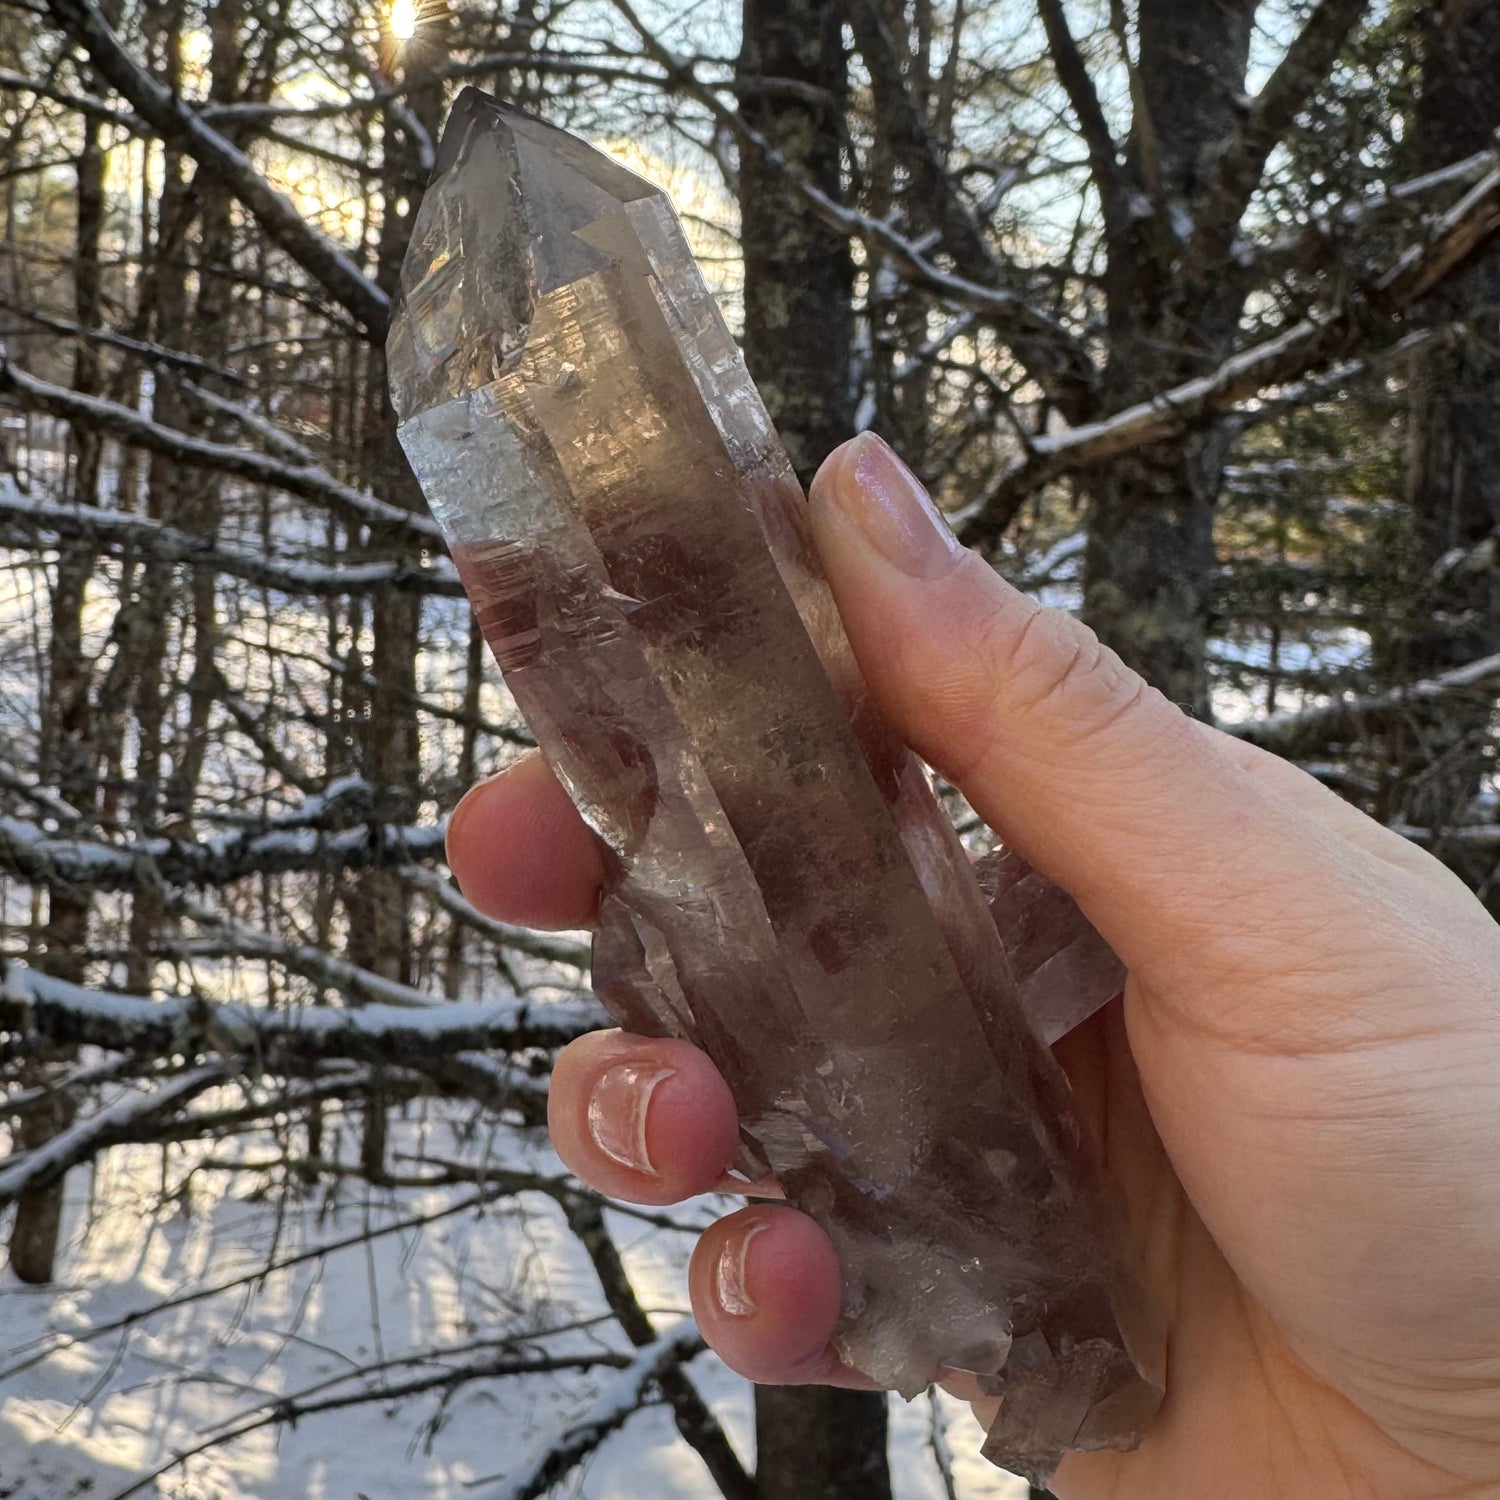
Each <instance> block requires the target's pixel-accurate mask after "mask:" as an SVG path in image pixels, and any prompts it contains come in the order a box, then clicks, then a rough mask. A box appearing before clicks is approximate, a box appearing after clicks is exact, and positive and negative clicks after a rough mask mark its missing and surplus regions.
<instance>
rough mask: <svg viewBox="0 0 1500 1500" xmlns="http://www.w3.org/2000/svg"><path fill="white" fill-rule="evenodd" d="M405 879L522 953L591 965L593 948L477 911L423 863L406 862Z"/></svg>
mask: <svg viewBox="0 0 1500 1500" xmlns="http://www.w3.org/2000/svg"><path fill="white" fill-rule="evenodd" d="M397 874H399V875H400V877H401V879H402V880H403V881H404V882H405V883H406V884H407V885H409V886H411V887H412V888H413V889H414V890H417V891H420V892H421V893H422V894H423V895H424V896H426V897H427V898H428V899H429V900H431V901H433V902H435V903H436V904H437V905H438V906H441V907H442V908H443V910H444V911H446V912H448V913H449V914H450V915H451V916H455V917H457V918H458V919H459V920H460V921H462V922H464V923H465V924H466V925H467V926H469V927H472V928H474V930H475V931H476V932H482V933H484V935H485V936H486V937H489V938H492V939H493V940H494V941H495V942H497V943H499V944H501V945H502V946H503V947H506V948H513V949H515V950H516V951H517V952H518V953H528V954H530V955H531V957H533V958H541V959H545V960H546V961H547V962H548V963H554V964H567V965H569V966H570V967H573V968H577V969H586V968H588V966H589V948H588V944H587V943H580V942H578V941H577V940H576V939H574V938H568V937H564V936H562V935H561V934H559V933H554V932H533V931H532V930H531V929H530V928H529V927H513V926H512V925H511V924H510V923H509V922H497V921H496V920H495V918H494V917H487V916H485V914H484V913H483V912H481V911H478V910H476V909H475V908H474V907H473V906H471V905H470V904H469V903H468V902H467V901H466V900H464V898H463V895H462V894H461V893H460V892H459V890H458V887H457V886H455V885H453V884H452V882H451V881H448V880H445V879H444V878H443V877H442V875H441V874H440V873H439V872H438V871H436V870H428V869H425V868H423V867H422V866H421V865H402V866H401V868H400V869H399V870H398V871H397Z"/></svg>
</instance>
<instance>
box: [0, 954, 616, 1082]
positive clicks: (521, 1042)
mask: <svg viewBox="0 0 1500 1500" xmlns="http://www.w3.org/2000/svg"><path fill="white" fill-rule="evenodd" d="M605 1024H606V1018H605V1015H604V1012H603V1010H602V1009H601V1008H600V1007H599V1006H598V1005H597V1004H596V1003H594V1002H593V1001H592V1000H562V1001H527V1000H519V999H517V998H515V997H514V996H506V997H504V998H503V999H499V1000H484V1001H458V1000H455V1001H441V1000H436V1001H434V1003H432V1004H430V1005H428V1006H426V1007H425V1008H423V1009H413V1008H410V1007H408V1006H404V1005H391V1004H380V1003H376V1004H370V1005H362V1006H357V1007H342V1008H341V1007H335V1006H304V1007H297V1008H280V1009H275V1010H272V1009H268V1008H267V1007H265V1006H258V1005H248V1004H245V1003H243V1002H241V1001H224V1002H221V1003H218V1004H215V1003H214V1002H212V1001H209V1000H205V999H203V998H202V997H200V996H196V995H194V996H185V995H173V996H169V997H167V998H166V999H162V1000H153V999H148V998H147V997H145V996H142V995H121V994H114V993H111V992H109V991H105V990H92V989H88V988H86V987H85V986H83V985H78V984H72V983H70V982H69V981H67V980H63V979H57V978H54V977H53V976H52V975H50V974H43V973H40V972H39V971H38V970H36V969H32V968H29V967H28V966H27V965H25V964H23V963H21V962H19V961H18V960H0V1029H3V1030H4V1031H7V1032H10V1033H12V1034H14V1035H15V1036H17V1037H20V1038H22V1039H24V1040H25V1041H27V1042H28V1043H33V1044H38V1045H46V1046H95V1047H103V1048H106V1049H108V1050H109V1051H112V1052H140V1053H146V1054H150V1055H157V1056H167V1055H174V1054H175V1055H180V1056H186V1057H207V1056H218V1057H221V1058H225V1057H228V1058H234V1057H239V1058H242V1059H244V1060H246V1062H247V1063H248V1064H249V1065H250V1066H251V1067H252V1069H253V1070H254V1071H258V1072H266V1073H298V1072H306V1071H307V1069H308V1068H309V1066H310V1065H312V1064H314V1063H318V1062H326V1061H333V1060H344V1061H354V1062H367V1063H408V1064H410V1065H412V1066H414V1067H420V1066H421V1064H422V1062H423V1060H424V1059H440V1058H443V1057H447V1056H452V1055H454V1054H456V1053H466V1052H482V1051H488V1050H497V1051H516V1050H518V1049H522V1048H527V1047H560V1046H562V1045H564V1044H565V1043H567V1042H570V1041H572V1040H573V1038H574V1037H578V1036H582V1035H584V1033H586V1032H589V1031H597V1030H598V1029H599V1028H600V1027H601V1026H603V1025H605Z"/></svg>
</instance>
